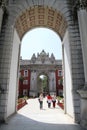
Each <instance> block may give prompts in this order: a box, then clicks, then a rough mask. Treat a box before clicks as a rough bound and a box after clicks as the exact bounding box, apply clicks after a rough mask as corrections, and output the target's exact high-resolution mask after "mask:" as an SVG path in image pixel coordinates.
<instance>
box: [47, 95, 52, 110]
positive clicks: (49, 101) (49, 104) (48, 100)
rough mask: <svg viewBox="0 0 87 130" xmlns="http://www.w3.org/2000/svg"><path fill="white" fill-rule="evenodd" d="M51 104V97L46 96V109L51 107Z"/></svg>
mask: <svg viewBox="0 0 87 130" xmlns="http://www.w3.org/2000/svg"><path fill="white" fill-rule="evenodd" d="M51 102H52V97H51V95H50V94H48V95H47V103H48V108H50V107H51Z"/></svg>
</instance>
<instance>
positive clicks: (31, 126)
mask: <svg viewBox="0 0 87 130" xmlns="http://www.w3.org/2000/svg"><path fill="white" fill-rule="evenodd" d="M27 102H28V104H27V105H26V106H24V107H23V108H22V109H20V110H19V111H18V112H17V114H15V115H13V116H12V117H11V118H10V119H9V120H8V121H7V123H6V124H2V125H0V130H84V129H83V128H82V127H81V126H80V125H78V124H75V123H74V122H73V120H72V118H71V117H69V116H68V115H66V114H64V112H63V110H62V109H61V108H60V107H58V106H56V108H52V106H51V108H48V107H47V102H46V99H44V104H43V109H42V110H40V109H39V102H38V99H37V98H36V99H29V100H28V101H27Z"/></svg>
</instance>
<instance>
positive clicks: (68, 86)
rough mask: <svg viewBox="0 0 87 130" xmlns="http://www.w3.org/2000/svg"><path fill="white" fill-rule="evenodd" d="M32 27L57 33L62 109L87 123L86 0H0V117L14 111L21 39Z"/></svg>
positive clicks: (4, 118)
mask: <svg viewBox="0 0 87 130" xmlns="http://www.w3.org/2000/svg"><path fill="white" fill-rule="evenodd" d="M35 27H45V28H49V29H52V30H54V31H55V32H56V33H57V34H58V35H59V36H60V38H61V41H62V50H63V71H64V88H65V89H64V97H65V113H67V114H69V115H70V116H71V117H72V118H73V119H74V121H75V122H80V123H81V124H82V125H85V126H86V125H87V123H86V122H87V118H86V117H87V109H86V108H87V90H86V86H87V56H86V55H87V54H86V52H87V45H86V44H87V1H86V0H1V1H0V120H1V121H5V120H6V119H7V117H8V116H10V115H11V114H13V113H15V112H16V97H17V85H18V83H17V82H18V67H19V65H18V64H19V62H18V61H19V55H20V47H21V40H22V38H23V36H24V34H25V33H26V32H27V31H29V30H30V29H32V28H35ZM83 88H84V89H85V91H84V89H83ZM79 89H80V90H79ZM81 89H83V90H81ZM77 90H78V92H77ZM80 98H81V100H80ZM10 99H11V100H10ZM80 101H81V102H80ZM84 115H85V116H84Z"/></svg>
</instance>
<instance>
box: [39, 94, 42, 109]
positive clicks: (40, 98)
mask: <svg viewBox="0 0 87 130" xmlns="http://www.w3.org/2000/svg"><path fill="white" fill-rule="evenodd" d="M38 100H39V103H40V109H43V93H41V94H40V96H39V99H38Z"/></svg>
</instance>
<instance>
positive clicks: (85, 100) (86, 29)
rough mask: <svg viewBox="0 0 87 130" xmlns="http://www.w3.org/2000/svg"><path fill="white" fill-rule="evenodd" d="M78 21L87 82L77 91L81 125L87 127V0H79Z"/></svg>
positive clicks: (86, 80)
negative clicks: (79, 98)
mask: <svg viewBox="0 0 87 130" xmlns="http://www.w3.org/2000/svg"><path fill="white" fill-rule="evenodd" d="M78 23H79V30H80V38H81V46H82V54H83V64H84V76H85V83H84V86H82V89H80V90H78V91H77V92H78V93H79V94H80V97H81V100H80V101H81V102H80V103H81V108H80V110H81V114H80V115H81V121H80V123H81V125H82V126H83V127H85V128H87V1H86V0H83V1H82V0H79V8H78Z"/></svg>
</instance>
